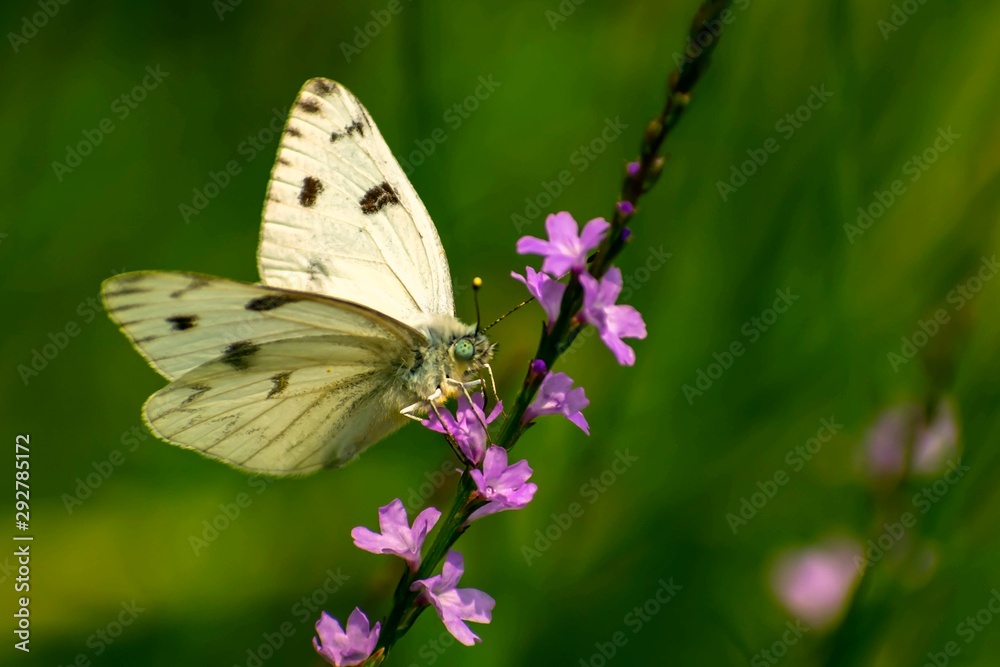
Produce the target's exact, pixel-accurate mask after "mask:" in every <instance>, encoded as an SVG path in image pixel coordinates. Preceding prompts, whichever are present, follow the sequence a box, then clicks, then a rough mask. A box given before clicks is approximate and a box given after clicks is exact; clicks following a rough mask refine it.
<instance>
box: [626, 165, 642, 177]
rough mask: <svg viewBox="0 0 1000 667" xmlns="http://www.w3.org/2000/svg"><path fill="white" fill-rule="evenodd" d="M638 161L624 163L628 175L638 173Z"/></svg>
mask: <svg viewBox="0 0 1000 667" xmlns="http://www.w3.org/2000/svg"><path fill="white" fill-rule="evenodd" d="M641 166H642V165H640V164H639V163H638V162H629V163H628V164H627V165H625V171H627V172H628V175H629V176H636V175H637V174H638V173H639V167H641Z"/></svg>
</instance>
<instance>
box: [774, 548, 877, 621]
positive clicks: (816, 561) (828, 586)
mask: <svg viewBox="0 0 1000 667" xmlns="http://www.w3.org/2000/svg"><path fill="white" fill-rule="evenodd" d="M862 558H863V552H862V546H861V545H860V544H859V543H858V542H856V541H855V540H850V539H835V540H829V541H827V542H824V543H821V544H818V545H816V546H813V547H808V548H805V549H800V550H795V551H789V552H786V553H785V554H784V555H783V556H781V557H780V558H779V560H778V561H777V563H776V565H775V567H774V569H773V571H772V577H771V585H772V589H773V591H774V593H775V595H776V596H777V598H778V600H779V601H780V602H781V604H782V605H784V606H785V607H786V608H787V609H788V610H789V611H790V612H791V613H792V614H794V615H795V616H798V617H799V618H801V619H802V620H804V621H805V622H806V623H807V624H809V626H810V627H815V628H824V627H829V626H830V625H831V624H832V623H833V622H834V621H836V620H837V619H838V618H839V617H840V615H841V613H842V612H843V611H844V609H845V608H846V606H847V602H848V600H849V599H850V597H851V594H852V593H853V592H854V587H855V586H856V585H857V583H858V579H859V578H860V576H861V573H860V571H859V569H858V567H857V565H856V563H857V562H858V560H859V559H862Z"/></svg>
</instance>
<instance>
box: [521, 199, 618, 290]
mask: <svg viewBox="0 0 1000 667" xmlns="http://www.w3.org/2000/svg"><path fill="white" fill-rule="evenodd" d="M610 226H611V225H610V224H609V223H608V221H607V220H605V219H603V218H594V219H593V220H591V221H590V222H588V223H587V224H586V226H585V227H584V228H583V232H582V233H579V225H577V224H576V220H574V219H573V216H571V215H570V214H569V213H565V212H563V213H554V214H552V215H550V216H549V217H547V218H546V219H545V231H547V232H548V233H549V240H548V241H543V240H542V239H538V238H535V237H534V236H523V237H521V238H520V239H518V241H517V252H518V253H519V254H521V255H542V256H543V257H545V261H544V262H543V263H542V270H543V271H545V272H546V273H548V274H549V275H550V276H552V277H553V278H559V277H560V276H562V275H564V274H565V273H566V272H567V271H569V270H571V269H572V270H574V271H577V272H580V271H583V269H584V267H585V266H586V265H587V255H588V254H590V251H591V250H593V249H594V248H596V247H597V246H598V245H600V243H601V239H602V238H604V233H605V232H606V231H608V227H610Z"/></svg>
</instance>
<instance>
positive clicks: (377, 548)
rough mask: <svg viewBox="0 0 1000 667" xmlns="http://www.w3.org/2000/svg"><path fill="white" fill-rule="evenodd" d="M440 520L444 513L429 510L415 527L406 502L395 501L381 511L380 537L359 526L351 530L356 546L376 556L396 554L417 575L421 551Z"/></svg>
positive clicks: (379, 516) (417, 521)
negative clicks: (408, 517) (411, 525)
mask: <svg viewBox="0 0 1000 667" xmlns="http://www.w3.org/2000/svg"><path fill="white" fill-rule="evenodd" d="M440 518H441V512H439V511H438V510H437V509H435V508H433V507H428V508H427V509H425V510H424V511H423V512H421V513H420V514H418V515H417V518H416V519H414V520H413V528H412V529H411V528H410V524H409V522H408V521H407V519H406V508H405V507H403V501H402V500H400V499H399V498H396V499H395V500H393V501H392V502H391V503H389V504H388V505H386V506H385V507H380V508H379V510H378V525H379V529H380V530H381V531H382V533H381V534H379V533H376V532H373V531H371V530H369V529H367V528H365V527H364V526H358V527H357V528H354V529H353V530H352V531H351V537H353V538H354V546H356V547H358V548H359V549H363V550H365V551H370V552H372V553H373V554H393V555H396V556H399V557H400V558H403V559H404V560H406V562H407V563H408V564H409V566H410V570H411V571H413V572H416V571H417V569H418V568H419V567H420V548H421V547H422V546H423V544H424V540H425V539H426V538H427V533H429V532H430V530H431V528H433V527H434V524H436V523H437V522H438V519H440Z"/></svg>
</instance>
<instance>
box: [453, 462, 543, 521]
mask: <svg viewBox="0 0 1000 667" xmlns="http://www.w3.org/2000/svg"><path fill="white" fill-rule="evenodd" d="M531 472H532V471H531V467H530V466H529V465H528V462H527V461H525V460H523V459H522V460H520V461H518V462H517V463H515V464H514V465H512V466H508V465H507V450H506V449H504V448H503V447H497V446H493V447H490V448H489V449H487V450H486V457H485V458H484V459H483V469H482V471H480V470H478V469H477V470H473V471H472V472H471V473H470V474H471V475H472V481H474V482H475V483H476V488H477V489H479V493H480V495H481V496H482V497H483V498H485V499H486V500H488V501H489V502H488V503H486V504H485V505H483V506H482V507H480V508H479V509H477V510H476V511H475V512H473V513H472V515H471V516H470V517H469V523H472V522H473V521H475V520H476V519H478V518H480V517H484V516H486V515H487V514H493V513H495V512H502V511H504V510H519V509H521V508H523V507H524V506H525V505H527V504H528V503H529V502H531V499H532V498H534V497H535V492H536V491H538V486H537V485H535V484H533V483H531V482H528V478H529V477H531Z"/></svg>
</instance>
